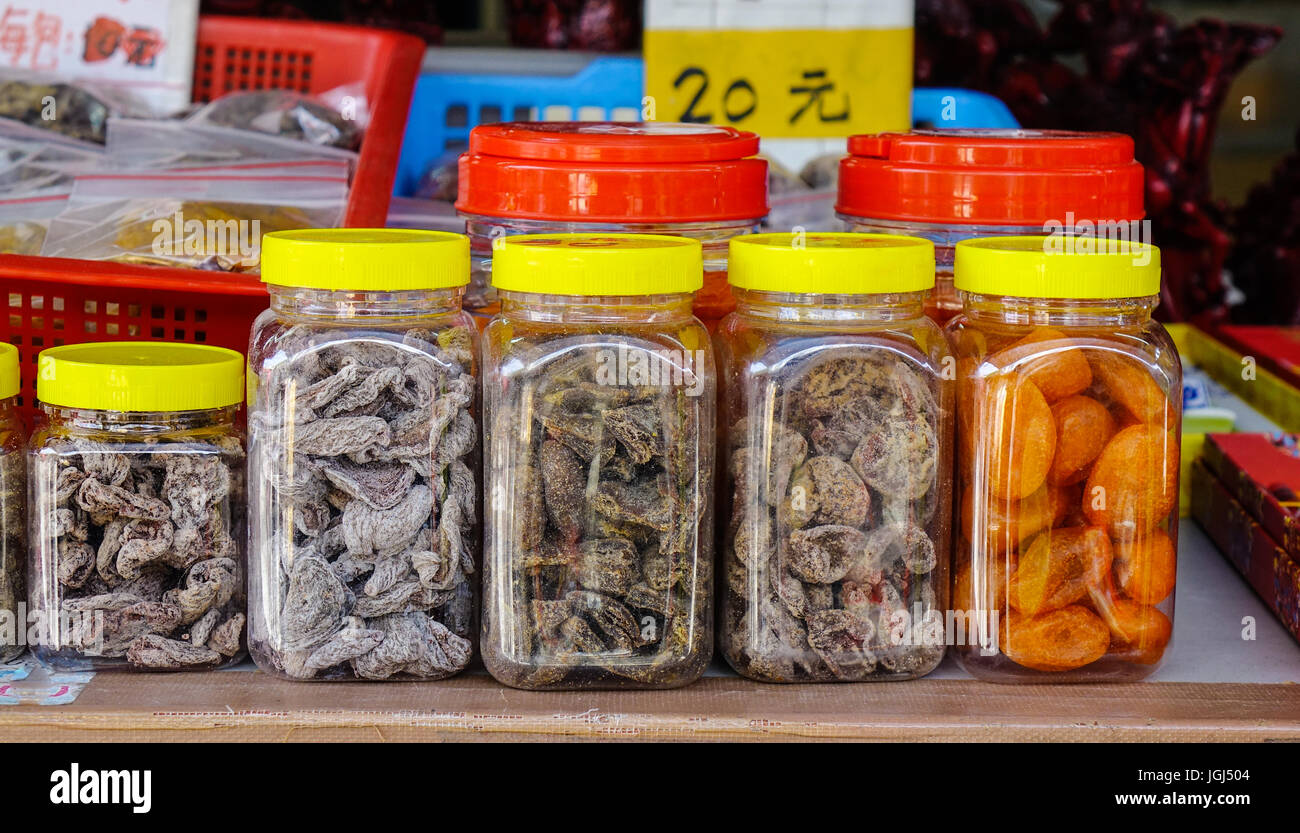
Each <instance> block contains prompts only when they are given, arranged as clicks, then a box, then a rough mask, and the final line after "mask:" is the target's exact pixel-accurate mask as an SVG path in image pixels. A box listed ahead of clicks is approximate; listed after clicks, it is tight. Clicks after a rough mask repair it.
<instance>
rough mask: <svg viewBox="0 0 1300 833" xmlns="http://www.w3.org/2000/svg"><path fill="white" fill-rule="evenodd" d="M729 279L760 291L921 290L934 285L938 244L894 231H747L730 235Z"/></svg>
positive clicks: (845, 292) (867, 292)
mask: <svg viewBox="0 0 1300 833" xmlns="http://www.w3.org/2000/svg"><path fill="white" fill-rule="evenodd" d="M727 281H728V282H729V283H730V284H731V285H732V286H735V287H739V288H740V289H756V290H759V291H760V292H797V293H809V294H818V295H870V294H877V293H886V292H923V291H925V290H927V289H930V288H931V287H933V286H934V244H933V243H931V242H930V241H929V240H923V239H921V238H920V237H901V236H898V235H893V234H850V233H840V234H831V233H822V232H805V233H800V234H787V233H777V234H746V235H742V236H740V237H733V238H731V253H730V256H729V259H728V263H727Z"/></svg>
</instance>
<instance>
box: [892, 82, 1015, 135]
mask: <svg viewBox="0 0 1300 833" xmlns="http://www.w3.org/2000/svg"><path fill="white" fill-rule="evenodd" d="M912 124H913V125H916V126H918V127H919V126H922V125H924V126H926V127H945V128H947V127H982V128H986V129H993V128H997V129H1014V128H1017V127H1019V126H1020V122H1018V121H1016V117H1015V116H1013V115H1011V111H1010V110H1008V109H1007V105H1005V104H1003V103H1002V99H1000V98H997V97H995V96H991V95H989V94H988V93H981V92H976V91H975V90H963V89H960V88H958V87H920V88H917V89H915V90H912Z"/></svg>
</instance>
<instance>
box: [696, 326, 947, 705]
mask: <svg viewBox="0 0 1300 833" xmlns="http://www.w3.org/2000/svg"><path fill="white" fill-rule="evenodd" d="M725 335H726V334H725V330H724V337H725ZM781 344H782V342H781V341H779V340H777V341H775V344H762V343H758V344H756V345H753V346H750V347H748V348H747V349H756V350H758V351H760V352H759V353H756V354H754V355H753V356H752V357H751V358H748V359H746V360H743V361H742V360H740V359H739V358H738V359H737V362H738V364H739V365H740V366H741V367H742V368H743V367H746V366H750V367H764V368H766V367H767V366H769V365H771V366H772V367H779V368H780V370H779V372H773V373H770V374H769V373H768V372H767V371H766V370H765V372H764V373H762V374H756V375H754V376H753V377H748V376H743V375H742V376H741V377H740V380H739V381H737V384H736V387H737V388H738V389H739V390H740V391H741V392H742V393H741V395H740V396H739V397H738V398H737V401H736V402H735V403H734V404H733V410H732V411H731V414H732V416H733V420H732V425H731V429H730V431H729V432H728V436H729V439H730V442H729V443H728V445H730V446H731V449H732V450H731V459H730V466H729V471H730V475H731V477H730V481H729V482H730V494H731V498H732V503H733V513H734V517H735V518H736V521H735V522H734V523H733V525H732V526H731V527H730V528H729V530H728V532H729V534H728V538H727V551H726V553H725V556H724V560H725V565H726V569H727V572H728V582H727V587H726V591H725V592H724V594H723V597H722V598H723V616H722V626H721V638H722V643H723V649H724V653H725V656H726V658H727V661H728V662H729V663H731V665H732V666H733V667H734V668H736V670H738V671H740V672H741V673H742V674H745V675H746V676H749V677H753V678H755V679H759V680H764V681H770V682H795V681H802V680H865V679H873V678H891V677H895V678H897V677H911V676H916V675H919V674H924V673H927V672H928V671H929V670H931V669H932V668H933V667H934V666H935V665H937V664H938V662H939V660H940V659H941V658H942V656H943V650H944V647H943V642H942V636H940V638H939V641H938V642H937V643H926V642H924V641H923V640H918V641H917V642H915V643H914V642H912V641H910V639H904V640H901V641H900V644H895V639H896V637H897V636H898V634H899V633H900V632H902V633H903V634H904V635H905V636H910V633H911V624H910V617H911V616H913V615H915V614H917V613H918V611H919V613H920V615H921V616H922V617H925V616H927V615H933V614H936V613H937V612H938V611H939V610H940V609H942V606H943V604H944V597H945V596H946V588H945V587H944V585H945V584H946V581H947V571H946V542H947V534H948V518H947V516H948V511H949V509H948V507H949V503H948V495H947V494H946V493H945V489H944V487H943V486H942V485H940V480H939V476H938V475H939V471H940V469H941V467H942V466H943V465H944V461H945V460H946V459H947V451H946V449H944V448H943V447H942V445H941V444H942V438H943V437H944V436H945V427H946V425H947V421H946V418H945V413H944V409H943V406H942V405H941V403H942V402H943V395H944V393H945V391H944V388H943V386H942V383H941V382H940V381H939V378H938V375H937V374H931V373H928V372H927V371H925V370H924V369H921V368H919V367H918V366H917V365H916V364H913V363H912V362H910V361H900V360H898V358H897V357H896V354H895V353H894V352H893V351H892V349H890V350H881V349H879V347H878V345H876V344H874V343H867V344H864V345H858V346H849V347H845V346H838V345H837V346H835V347H832V348H828V349H824V350H818V351H816V352H815V353H813V354H812V355H810V356H808V357H807V358H805V359H803V360H801V361H786V360H784V359H783V358H780V359H778V358H777V357H780V356H781V355H782V349H783V348H782V347H781V346H780V345H781ZM791 344H796V345H802V344H803V342H802V341H801V340H792V341H791ZM893 346H894V345H893V344H892V343H891V348H892V347H893ZM746 361H750V362H752V364H749V365H747V364H746ZM736 417H738V418H736ZM809 455H811V456H809ZM774 493H775V496H776V497H777V499H776V500H773V499H772V497H773V495H774Z"/></svg>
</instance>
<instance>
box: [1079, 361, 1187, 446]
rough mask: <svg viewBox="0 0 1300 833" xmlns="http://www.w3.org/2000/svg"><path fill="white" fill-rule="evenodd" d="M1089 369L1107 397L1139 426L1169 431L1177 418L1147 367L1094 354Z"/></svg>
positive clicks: (1134, 362)
mask: <svg viewBox="0 0 1300 833" xmlns="http://www.w3.org/2000/svg"><path fill="white" fill-rule="evenodd" d="M1092 369H1093V373H1094V374H1095V375H1096V377H1097V380H1098V381H1099V382H1101V386H1102V388H1103V389H1104V390H1105V392H1106V395H1107V396H1109V397H1110V398H1111V399H1113V400H1114V401H1115V402H1116V403H1117V404H1118V405H1120V406H1121V407H1122V408H1123V409H1124V410H1125V411H1127V412H1128V413H1129V414H1130V415H1131V416H1132V417H1133V418H1134V419H1135V420H1137V421H1138V422H1145V423H1147V424H1150V425H1163V426H1165V427H1166V428H1170V427H1172V426H1173V425H1175V424H1176V423H1177V420H1178V417H1177V415H1176V414H1175V413H1174V409H1173V407H1172V406H1171V405H1170V404H1169V398H1168V397H1167V396H1165V392H1164V391H1163V390H1161V389H1160V385H1158V384H1156V380H1155V379H1154V378H1153V377H1152V376H1151V373H1150V371H1148V370H1147V367H1146V365H1144V364H1143V363H1142V362H1140V361H1138V360H1137V359H1136V358H1132V357H1130V356H1126V355H1124V354H1122V353H1115V352H1110V351H1093V353H1092Z"/></svg>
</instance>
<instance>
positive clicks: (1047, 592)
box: [1007, 527, 1112, 616]
mask: <svg viewBox="0 0 1300 833" xmlns="http://www.w3.org/2000/svg"><path fill="white" fill-rule="evenodd" d="M1111 557H1112V555H1111V546H1110V539H1109V538H1107V537H1106V533H1105V531H1104V530H1101V529H1098V528H1096V527H1079V528H1073V529H1070V528H1063V529H1053V530H1050V531H1048V532H1042V533H1039V535H1038V537H1036V538H1035V539H1034V540H1033V542H1032V543H1030V545H1029V546H1028V547H1027V548H1026V549H1025V550H1024V552H1022V553H1021V555H1020V561H1019V566H1018V567H1017V569H1016V572H1015V575H1014V576H1013V577H1012V579H1011V584H1010V586H1009V588H1008V590H1009V592H1008V594H1007V601H1008V602H1009V603H1010V604H1011V606H1012V607H1014V608H1015V609H1016V610H1018V611H1020V612H1021V613H1023V614H1025V615H1026V616H1037V615H1038V614H1040V613H1046V612H1047V611H1050V610H1056V609H1058V608H1062V607H1065V606H1066V605H1069V604H1074V603H1075V602H1077V601H1079V600H1080V599H1083V598H1084V597H1086V596H1087V595H1088V591H1089V589H1090V588H1096V587H1100V586H1101V585H1102V584H1103V583H1104V582H1105V581H1106V580H1107V579H1108V577H1109V575H1110V565H1111Z"/></svg>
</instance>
